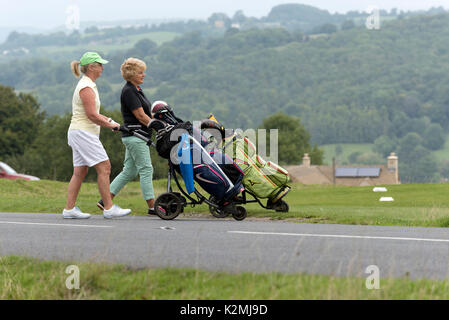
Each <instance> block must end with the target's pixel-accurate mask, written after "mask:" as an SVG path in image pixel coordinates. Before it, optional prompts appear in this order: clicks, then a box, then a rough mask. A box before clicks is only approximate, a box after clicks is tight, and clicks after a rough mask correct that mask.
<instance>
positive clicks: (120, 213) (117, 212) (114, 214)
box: [103, 204, 131, 219]
mask: <svg viewBox="0 0 449 320" xmlns="http://www.w3.org/2000/svg"><path fill="white" fill-rule="evenodd" d="M130 213H131V209H122V208H120V207H119V206H118V205H116V204H114V205H113V206H112V208H111V209H109V210H106V209H104V210H103V217H105V218H106V219H112V218H119V217H124V216H127V215H128V214H130Z"/></svg>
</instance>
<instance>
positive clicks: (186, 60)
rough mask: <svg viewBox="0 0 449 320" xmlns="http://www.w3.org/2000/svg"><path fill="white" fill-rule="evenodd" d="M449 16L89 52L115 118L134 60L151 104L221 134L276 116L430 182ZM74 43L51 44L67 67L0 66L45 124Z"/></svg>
mask: <svg viewBox="0 0 449 320" xmlns="http://www.w3.org/2000/svg"><path fill="white" fill-rule="evenodd" d="M272 12H275V10H274V9H273V11H272ZM317 13H320V14H323V15H325V14H324V13H323V12H321V11H317ZM273 14H274V13H273ZM270 15H271V14H270ZM448 17H449V15H448V14H447V13H444V14H435V15H431V14H426V15H418V16H415V17H406V18H404V17H401V16H397V19H395V20H391V21H390V20H389V21H383V22H382V26H381V29H380V30H368V29H366V28H365V27H364V26H360V27H356V26H354V27H352V28H348V29H341V30H339V31H337V32H331V33H328V34H321V35H319V36H312V35H308V34H304V33H302V32H298V31H295V32H290V31H288V30H287V29H285V28H262V29H257V28H253V29H249V30H242V29H241V30H239V29H236V28H229V29H228V30H227V31H226V32H225V33H224V35H222V36H214V37H207V36H204V34H203V33H202V32H201V31H196V32H190V33H186V34H183V35H180V36H177V37H175V38H174V39H173V40H171V41H170V40H167V39H165V41H159V42H158V43H157V42H156V41H153V40H155V39H154V38H153V40H151V39H149V38H145V37H140V36H138V35H134V36H129V37H128V38H131V37H136V39H135V40H136V43H135V44H134V46H133V47H130V46H128V47H126V46H123V47H122V48H121V50H120V49H119V46H117V47H116V48H114V49H115V50H112V51H109V53H106V54H105V53H103V51H102V50H100V49H103V50H105V49H104V47H102V46H101V45H98V46H96V45H92V46H89V50H98V51H100V52H101V53H102V54H103V55H104V56H105V58H107V59H108V60H109V61H110V64H108V65H107V66H106V68H105V71H104V74H103V76H102V78H100V79H99V80H98V86H99V89H100V92H101V100H102V104H103V105H104V106H105V107H106V108H107V109H110V110H111V109H112V110H116V109H118V107H119V102H118V101H119V93H120V89H121V86H122V84H123V80H122V79H121V76H120V73H119V71H118V70H119V68H120V65H121V63H122V62H123V60H124V59H125V58H126V57H129V56H134V57H138V58H141V59H144V60H145V61H146V62H147V64H148V66H149V70H147V74H148V77H147V78H146V82H145V85H144V87H145V91H146V92H147V93H148V95H149V97H150V98H151V99H152V100H156V99H162V100H166V101H167V102H169V103H170V104H171V105H172V106H173V107H174V108H175V110H176V113H177V114H178V115H179V116H181V117H182V118H184V119H189V120H198V119H202V118H204V117H205V116H207V115H208V114H209V113H214V114H215V115H216V117H217V118H218V119H219V120H221V121H222V122H223V124H224V125H225V126H227V127H241V128H254V127H258V126H259V125H260V124H261V122H262V120H263V119H264V118H266V117H267V116H269V115H271V114H273V113H275V112H279V111H281V112H284V113H286V114H289V115H294V116H299V117H300V118H301V122H302V123H303V124H304V125H305V127H306V128H307V129H308V131H309V132H310V134H311V139H312V142H313V143H317V144H320V145H322V144H336V143H358V144H359V143H370V144H373V145H374V149H375V150H373V151H376V152H377V153H379V154H380V155H381V156H382V157H384V156H385V154H388V153H389V152H391V151H395V152H397V153H398V154H399V155H400V158H401V159H402V160H403V163H408V164H409V165H410V166H413V165H416V164H417V163H418V162H419V161H423V163H422V164H421V165H420V166H417V168H419V169H416V170H418V171H421V170H423V169H422V168H426V171H427V173H426V174H425V175H424V177H425V178H423V179H427V180H425V181H430V180H432V181H433V180H435V179H437V178H436V177H434V176H433V174H431V173H429V172H436V171H437V169H438V168H437V163H436V161H435V159H434V158H432V157H431V156H429V157H427V158H426V159H425V161H424V160H420V159H421V158H423V157H422V155H426V154H427V153H428V151H436V150H440V149H442V148H443V147H444V143H445V137H446V135H447V127H448V124H449V111H448V108H447V104H448V103H449V93H448V92H447V87H448V82H449V76H448V74H449V73H448V69H449V67H448V62H449V49H447V48H448V44H449V19H448ZM215 18H217V17H215ZM222 18H223V17H222ZM235 19H236V18H235ZM317 19H318V18H317ZM211 21H213V20H211ZM211 21H210V22H211ZM323 21H324V20H323ZM230 22H232V21H230ZM94 31H95V30H94ZM127 32H131V31H127ZM137 38H138V39H137ZM77 46H79V47H77V50H78V51H79V52H78V51H67V52H66V53H63V52H62V51H61V50H60V48H59V49H58V48H54V47H53V49H54V50H55V52H53V53H52V55H53V54H54V55H56V56H58V57H59V59H62V58H63V57H64V55H65V56H66V59H65V60H66V61H65V62H60V61H58V59H54V60H49V59H48V58H31V59H20V60H14V61H12V62H10V63H7V64H1V65H0V67H1V68H2V73H1V74H0V83H1V84H5V85H9V86H12V87H14V88H15V89H16V90H18V91H25V92H34V93H35V94H36V96H37V98H38V101H39V102H40V103H41V106H42V109H44V110H46V111H47V114H49V115H52V114H64V113H67V112H70V110H71V102H70V101H71V91H72V90H73V87H74V85H75V82H76V79H75V78H74V77H73V76H72V75H71V73H70V70H69V67H68V65H69V62H70V61H71V60H73V59H78V58H79V55H80V54H81V50H82V48H83V46H82V45H81V46H80V45H79V44H77ZM42 48H43V47H40V48H39V49H40V50H43V49H42ZM47 49H48V47H47ZM65 49H67V50H68V48H65ZM86 49H87V47H86ZM105 52H107V51H105ZM443 128H444V129H443ZM404 170H405V171H406V172H407V170H409V171H413V170H412V169H411V168H407V167H405V168H404ZM418 173H419V172H414V173H410V174H409V173H407V176H410V177H412V176H416V175H417V174H418ZM415 181H416V180H415ZM419 181H422V180H419Z"/></svg>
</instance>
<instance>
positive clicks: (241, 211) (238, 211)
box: [232, 206, 247, 221]
mask: <svg viewBox="0 0 449 320" xmlns="http://www.w3.org/2000/svg"><path fill="white" fill-rule="evenodd" d="M246 216H247V212H246V209H245V207H242V206H236V207H235V211H234V212H233V213H232V217H233V218H234V219H235V220H237V221H242V220H245V218H246Z"/></svg>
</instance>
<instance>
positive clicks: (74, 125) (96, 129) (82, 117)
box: [69, 75, 100, 135]
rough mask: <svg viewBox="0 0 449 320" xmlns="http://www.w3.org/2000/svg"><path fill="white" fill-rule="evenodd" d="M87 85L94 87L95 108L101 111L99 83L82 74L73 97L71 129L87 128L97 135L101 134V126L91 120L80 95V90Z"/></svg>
mask: <svg viewBox="0 0 449 320" xmlns="http://www.w3.org/2000/svg"><path fill="white" fill-rule="evenodd" d="M86 87H89V88H92V90H93V91H94V93H95V109H96V110H97V112H98V113H99V112H100V96H99V95H98V90H97V85H96V84H95V82H93V81H92V79H91V78H89V77H88V76H85V75H84V76H82V77H81V79H80V81H79V82H78V84H77V86H76V88H75V92H74V93H73V98H72V121H71V122H70V127H69V130H86V131H88V132H91V133H93V134H96V135H100V126H99V125H97V124H95V123H93V122H92V121H90V120H89V118H88V117H87V115H86V111H85V110H84V106H83V101H82V100H81V97H80V91H81V90H82V89H84V88H86Z"/></svg>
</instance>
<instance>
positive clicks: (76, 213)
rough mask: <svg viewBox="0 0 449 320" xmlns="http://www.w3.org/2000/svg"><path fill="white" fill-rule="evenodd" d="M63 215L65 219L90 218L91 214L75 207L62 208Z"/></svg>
mask: <svg viewBox="0 0 449 320" xmlns="http://www.w3.org/2000/svg"><path fill="white" fill-rule="evenodd" d="M62 217H63V218H64V219H88V218H90V214H88V213H83V212H82V211H81V210H80V208H78V207H74V208H73V209H71V210H66V209H64V210H62Z"/></svg>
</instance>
